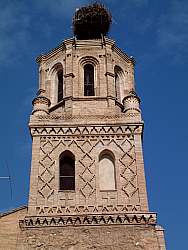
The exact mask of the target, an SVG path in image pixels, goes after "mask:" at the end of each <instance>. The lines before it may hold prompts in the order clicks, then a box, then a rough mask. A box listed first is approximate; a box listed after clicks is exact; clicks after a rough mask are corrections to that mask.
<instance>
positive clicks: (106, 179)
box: [99, 150, 116, 191]
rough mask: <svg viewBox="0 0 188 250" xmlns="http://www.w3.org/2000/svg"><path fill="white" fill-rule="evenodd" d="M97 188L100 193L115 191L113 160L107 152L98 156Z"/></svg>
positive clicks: (112, 156)
mask: <svg viewBox="0 0 188 250" xmlns="http://www.w3.org/2000/svg"><path fill="white" fill-rule="evenodd" d="M99 186H100V190H101V191H107V190H109V191H110V190H115V189H116V182H115V159H114V155H113V154H112V153H111V152H110V151H108V150H105V151H103V152H102V153H101V154H100V156H99Z"/></svg>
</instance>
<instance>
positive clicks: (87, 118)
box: [18, 4, 165, 250]
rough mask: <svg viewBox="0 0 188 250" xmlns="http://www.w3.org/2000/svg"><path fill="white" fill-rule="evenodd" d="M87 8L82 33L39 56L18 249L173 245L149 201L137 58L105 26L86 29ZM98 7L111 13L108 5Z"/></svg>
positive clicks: (161, 249) (160, 248) (153, 249)
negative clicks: (27, 186) (107, 34)
mask: <svg viewBox="0 0 188 250" xmlns="http://www.w3.org/2000/svg"><path fill="white" fill-rule="evenodd" d="M87 8H88V7H84V8H82V9H80V10H78V11H77V12H76V14H75V18H74V24H75V26H74V27H75V38H73V39H68V40H65V41H64V42H63V43H62V44H61V45H60V46H58V47H57V48H55V49H53V50H51V51H50V52H48V53H47V54H43V55H41V56H39V57H38V58H37V62H38V64H39V75H40V77H39V79H40V81H39V91H38V95H37V97H36V98H35V99H34V100H33V111H32V114H31V116H30V122H29V127H30V131H31V136H32V166H31V177H30V192H29V204H28V211H27V213H26V215H25V217H24V218H23V219H22V220H20V228H21V233H20V234H19V237H18V242H19V247H18V249H67V250H68V249H69V250H86V249H114V250H119V249H125V250H126V249H127V250H136V249H147V250H165V243H164V236H163V229H162V228H161V227H159V226H157V225H156V214H155V213H152V212H150V211H149V209H148V200H147V193H146V184H145V174H144V163H143V153H142V134H143V120H142V117H141V110H140V106H139V104H140V99H139V97H138V96H137V94H136V91H135V82H134V65H135V62H134V59H133V58H131V57H129V56H128V55H127V54H126V53H124V52H122V51H121V50H120V49H119V48H118V47H117V46H116V44H115V42H114V41H113V40H111V39H109V38H107V37H105V36H104V35H105V31H99V34H97V35H96V34H95V33H92V32H91V31H92V27H90V29H89V30H90V32H88V34H87V32H86V30H85V31H83V30H81V31H82V32H80V30H79V27H82V24H80V23H79V24H80V26H79V25H78V26H76V25H77V24H78V23H77V21H80V19H81V18H82V15H84V11H85V9H87ZM90 8H93V9H94V11H95V9H96V8H98V12H97V13H99V10H102V11H103V12H101V13H102V14H101V15H103V16H105V15H108V16H107V19H108V21H109V23H110V18H111V17H110V15H109V14H108V12H107V11H106V10H105V9H104V7H103V6H101V5H96V4H95V5H92V6H90ZM105 11H106V12H105ZM101 26H102V25H101ZM85 27H86V26H84V28H85ZM101 29H102V28H101ZM79 32H80V33H79ZM101 34H102V35H101Z"/></svg>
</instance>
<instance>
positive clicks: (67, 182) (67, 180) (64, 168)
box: [59, 152, 75, 190]
mask: <svg viewBox="0 0 188 250" xmlns="http://www.w3.org/2000/svg"><path fill="white" fill-rule="evenodd" d="M59 164H60V176H59V183H60V184H59V189H60V190H75V159H74V156H73V155H72V154H71V153H70V152H68V153H66V152H65V153H64V154H62V155H61V156H60V161H59Z"/></svg>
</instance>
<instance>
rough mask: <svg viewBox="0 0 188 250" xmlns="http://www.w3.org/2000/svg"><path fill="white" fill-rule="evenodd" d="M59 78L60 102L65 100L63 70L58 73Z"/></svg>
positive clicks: (58, 99)
mask: <svg viewBox="0 0 188 250" xmlns="http://www.w3.org/2000/svg"><path fill="white" fill-rule="evenodd" d="M57 78H58V98H57V101H58V102H60V101H62V100H63V71H62V70H61V71H59V72H58V73H57Z"/></svg>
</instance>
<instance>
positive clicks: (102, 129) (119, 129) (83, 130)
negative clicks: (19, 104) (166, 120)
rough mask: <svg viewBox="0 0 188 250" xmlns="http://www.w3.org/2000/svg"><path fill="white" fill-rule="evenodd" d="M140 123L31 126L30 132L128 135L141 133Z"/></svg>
mask: <svg viewBox="0 0 188 250" xmlns="http://www.w3.org/2000/svg"><path fill="white" fill-rule="evenodd" d="M141 133H142V126H141V125H132V126H126V125H125V126H76V127H73V126H72V127H71V126H69V127H58V126H57V125H56V126H53V127H32V128H31V134H32V135H33V136H38V135H41V136H44V135H69V136H70V135H75V136H78V135H82V136H84V135H95V136H96V135H107V136H110V135H111V136H113V135H114V136H115V135H117V134H118V135H130V134H141Z"/></svg>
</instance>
